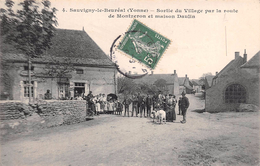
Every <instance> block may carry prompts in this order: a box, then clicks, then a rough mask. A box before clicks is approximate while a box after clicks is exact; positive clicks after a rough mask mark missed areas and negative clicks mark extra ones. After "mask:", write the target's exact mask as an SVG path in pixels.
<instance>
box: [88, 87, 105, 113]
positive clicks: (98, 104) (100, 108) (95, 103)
mask: <svg viewBox="0 0 260 166" xmlns="http://www.w3.org/2000/svg"><path fill="white" fill-rule="evenodd" d="M85 100H86V101H87V110H90V114H92V115H99V114H100V112H104V110H105V106H106V102H107V98H106V95H105V94H101V93H100V94H98V95H96V96H94V95H93V94H92V91H90V92H89V94H88V95H87V96H86V97H85Z"/></svg>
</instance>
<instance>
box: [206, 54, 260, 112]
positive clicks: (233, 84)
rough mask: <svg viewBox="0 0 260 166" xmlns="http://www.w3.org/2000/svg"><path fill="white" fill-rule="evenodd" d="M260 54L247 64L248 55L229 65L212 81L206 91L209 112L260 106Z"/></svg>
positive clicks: (237, 56) (237, 57) (237, 58)
mask: <svg viewBox="0 0 260 166" xmlns="http://www.w3.org/2000/svg"><path fill="white" fill-rule="evenodd" d="M259 54H260V52H258V53H256V55H254V56H253V57H252V59H250V60H249V61H248V62H247V54H246V53H244V56H243V57H241V56H239V52H235V59H234V60H232V61H231V62H230V63H229V64H227V65H226V66H225V67H224V68H223V69H222V70H221V71H220V72H219V73H218V74H217V75H216V76H215V77H214V78H213V80H212V86H211V88H209V89H207V90H206V101H205V102H206V106H205V109H206V111H207V112H221V111H235V110H237V109H238V108H239V106H240V105H241V104H254V105H257V106H259Z"/></svg>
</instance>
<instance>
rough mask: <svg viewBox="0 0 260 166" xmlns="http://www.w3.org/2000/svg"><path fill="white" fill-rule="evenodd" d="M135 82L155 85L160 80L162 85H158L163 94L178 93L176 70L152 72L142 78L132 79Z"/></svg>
mask: <svg viewBox="0 0 260 166" xmlns="http://www.w3.org/2000/svg"><path fill="white" fill-rule="evenodd" d="M134 81H135V83H137V84H142V83H145V84H148V85H149V84H150V85H156V84H157V83H158V82H161V85H162V86H163V87H159V88H160V89H161V91H162V92H163V93H164V94H174V95H178V94H179V82H178V75H177V73H176V70H174V73H173V74H154V73H153V72H152V73H151V74H149V75H146V76H144V77H142V78H138V79H135V80H134Z"/></svg>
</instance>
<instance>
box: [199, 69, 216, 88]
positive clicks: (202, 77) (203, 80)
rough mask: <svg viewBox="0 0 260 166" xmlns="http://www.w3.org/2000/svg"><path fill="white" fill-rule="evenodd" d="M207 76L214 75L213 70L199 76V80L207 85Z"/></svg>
mask: <svg viewBox="0 0 260 166" xmlns="http://www.w3.org/2000/svg"><path fill="white" fill-rule="evenodd" d="M207 76H213V75H212V73H211V72H208V73H203V74H202V76H201V77H200V78H199V82H200V83H201V84H202V85H204V87H205V78H206V77H207Z"/></svg>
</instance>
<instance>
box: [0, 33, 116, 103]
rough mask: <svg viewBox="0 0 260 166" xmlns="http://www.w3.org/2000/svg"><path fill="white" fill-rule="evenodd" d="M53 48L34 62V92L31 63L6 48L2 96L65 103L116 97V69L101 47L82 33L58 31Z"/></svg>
mask: <svg viewBox="0 0 260 166" xmlns="http://www.w3.org/2000/svg"><path fill="white" fill-rule="evenodd" d="M52 43H53V45H52V47H51V48H50V49H48V50H47V51H46V52H45V54H44V55H42V56H40V57H37V58H33V59H32V65H31V66H32V67H31V81H32V82H31V89H29V86H28V84H29V81H28V60H27V58H26V56H25V55H23V54H21V53H20V52H19V51H18V50H15V49H14V48H13V47H12V46H10V45H6V44H4V45H3V49H2V52H1V54H2V56H1V62H2V65H1V66H2V74H1V80H3V81H2V84H1V93H2V94H3V93H5V94H8V98H9V99H12V100H22V101H25V102H27V101H28V98H29V90H31V92H32V93H31V94H32V98H33V99H43V98H44V94H45V93H46V92H47V91H50V93H51V95H52V98H54V99H65V98H67V99H68V98H73V97H77V96H83V95H87V94H88V93H89V91H92V92H93V94H94V95H96V94H100V93H102V94H103V93H104V94H109V93H116V72H117V70H116V68H115V65H114V63H112V62H111V61H110V60H109V58H108V57H107V56H106V55H105V53H104V52H103V51H102V50H101V49H100V48H99V47H98V45H97V44H96V43H95V42H94V41H93V40H92V39H91V38H90V37H89V36H88V34H87V33H86V32H85V31H84V30H83V31H78V30H65V29H57V30H56V33H55V36H54V37H53V39H52Z"/></svg>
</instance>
